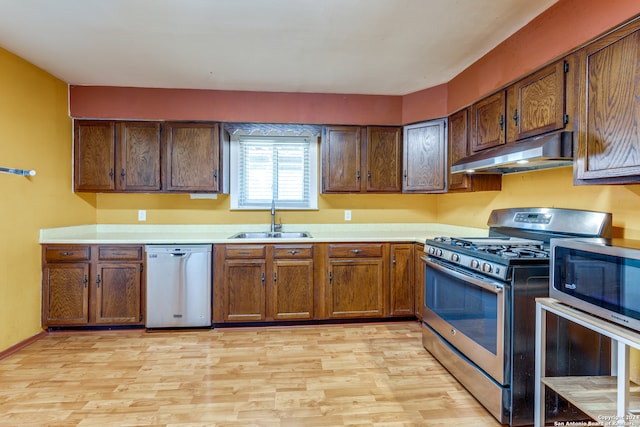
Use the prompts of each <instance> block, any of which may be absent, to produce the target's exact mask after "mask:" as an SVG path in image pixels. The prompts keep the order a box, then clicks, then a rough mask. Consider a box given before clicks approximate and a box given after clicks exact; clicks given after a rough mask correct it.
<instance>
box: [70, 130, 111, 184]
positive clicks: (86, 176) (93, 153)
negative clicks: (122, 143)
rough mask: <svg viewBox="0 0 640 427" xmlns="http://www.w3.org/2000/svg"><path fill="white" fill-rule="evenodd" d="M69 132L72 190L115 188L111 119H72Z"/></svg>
mask: <svg viewBox="0 0 640 427" xmlns="http://www.w3.org/2000/svg"><path fill="white" fill-rule="evenodd" d="M73 134H74V147H73V153H74V180H73V185H74V190H75V191H94V192H95V191H113V190H115V188H116V184H115V168H116V166H115V155H114V153H115V144H116V139H115V122H113V121H90V120H76V121H74V133H73Z"/></svg>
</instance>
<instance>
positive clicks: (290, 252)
mask: <svg viewBox="0 0 640 427" xmlns="http://www.w3.org/2000/svg"><path fill="white" fill-rule="evenodd" d="M297 253H298V251H296V250H295V249H291V250H290V251H289V254H291V255H295V254H297Z"/></svg>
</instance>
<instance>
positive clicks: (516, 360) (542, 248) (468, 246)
mask: <svg viewBox="0 0 640 427" xmlns="http://www.w3.org/2000/svg"><path fill="white" fill-rule="evenodd" d="M487 224H488V225H489V237H486V238H475V237H474V238H453V237H437V238H434V239H431V240H427V241H426V245H425V256H424V257H423V258H422V259H423V261H424V265H425V297H424V302H423V328H422V330H423V334H422V341H423V345H424V347H425V348H426V349H427V350H428V351H429V352H430V353H431V354H432V355H433V356H434V357H435V358H437V359H438V361H439V362H440V363H441V364H442V365H443V366H444V367H445V368H447V369H448V370H449V372H451V374H453V375H454V376H455V377H456V378H457V379H458V381H459V382H460V383H462V384H463V385H464V386H465V387H466V388H467V389H468V390H469V391H470V392H471V393H472V394H473V395H474V396H475V397H476V399H477V400H478V401H479V402H480V403H482V404H483V405H484V406H485V407H486V408H487V410H488V411H489V412H490V413H491V414H492V415H493V416H494V417H495V418H496V419H497V420H498V421H500V422H501V423H502V424H510V425H513V426H519V425H528V424H531V423H532V422H533V400H534V399H533V396H534V395H533V393H534V345H535V342H534V341H535V340H534V335H535V298H536V297H540V296H547V295H548V292H549V240H550V239H551V238H552V237H554V238H558V237H560V238H561V237H578V236H581V237H584V236H588V237H610V236H611V214H608V213H601V212H592V211H580V210H573V209H556V208H514V209H499V210H494V211H493V212H492V213H491V215H490V217H489V220H488V222H487Z"/></svg>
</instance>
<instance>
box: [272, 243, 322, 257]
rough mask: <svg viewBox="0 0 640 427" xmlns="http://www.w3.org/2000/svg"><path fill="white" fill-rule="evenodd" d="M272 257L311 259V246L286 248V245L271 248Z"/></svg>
mask: <svg viewBox="0 0 640 427" xmlns="http://www.w3.org/2000/svg"><path fill="white" fill-rule="evenodd" d="M273 257H274V258H312V257H313V246H312V245H304V246H299V245H296V246H291V245H289V246H287V245H278V246H274V248H273Z"/></svg>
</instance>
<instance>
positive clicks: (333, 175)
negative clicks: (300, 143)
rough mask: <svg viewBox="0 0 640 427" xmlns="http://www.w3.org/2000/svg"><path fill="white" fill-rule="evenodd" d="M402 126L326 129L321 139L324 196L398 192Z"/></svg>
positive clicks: (399, 189) (336, 127) (328, 127)
mask: <svg viewBox="0 0 640 427" xmlns="http://www.w3.org/2000/svg"><path fill="white" fill-rule="evenodd" d="M401 140H402V138H401V132H400V128H399V127H394V126H391V127H387V126H368V127H361V126H327V127H325V128H324V132H323V138H322V145H321V147H322V192H323V193H362V192H372V193H375V192H379V193H399V192H400V191H401V187H402V184H401V178H400V176H401V173H400V172H401V169H400V161H401V160H400V159H401V158H402V157H401V156H402V142H401Z"/></svg>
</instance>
